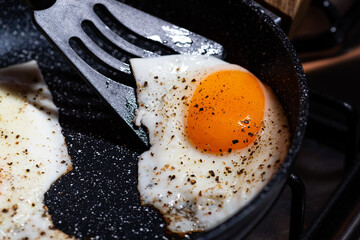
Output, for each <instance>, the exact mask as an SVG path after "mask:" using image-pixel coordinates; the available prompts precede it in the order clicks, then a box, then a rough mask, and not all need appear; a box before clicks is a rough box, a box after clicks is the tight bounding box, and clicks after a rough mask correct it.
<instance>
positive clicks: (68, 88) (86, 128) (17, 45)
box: [0, 0, 308, 239]
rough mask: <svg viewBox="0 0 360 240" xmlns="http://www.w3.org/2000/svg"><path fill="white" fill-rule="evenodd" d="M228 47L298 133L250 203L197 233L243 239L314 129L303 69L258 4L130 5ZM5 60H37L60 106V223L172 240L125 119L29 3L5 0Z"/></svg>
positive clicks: (85, 234) (55, 211) (1, 30)
mask: <svg viewBox="0 0 360 240" xmlns="http://www.w3.org/2000/svg"><path fill="white" fill-rule="evenodd" d="M125 3H128V4H129V5H132V6H134V7H136V8H139V9H142V10H144V11H146V12H148V13H150V14H153V15H155V16H158V17H160V18H163V19H165V20H168V21H170V22H172V23H174V24H177V25H179V26H182V27H185V28H187V29H190V30H191V31H194V32H196V33H199V34H201V35H204V36H206V37H208V38H210V39H212V40H215V41H217V42H219V43H221V44H222V45H223V46H224V47H225V49H226V51H227V58H226V60H227V61H229V62H232V63H237V64H240V65H242V66H244V67H246V68H248V69H249V70H250V71H252V72H254V73H255V74H256V75H257V76H258V77H259V78H260V79H262V80H263V81H265V82H267V83H268V84H269V85H270V86H271V87H272V88H273V89H274V91H275V93H276V94H277V95H278V97H279V98H280V100H281V102H282V103H283V105H284V106H285V109H286V111H287V113H288V116H289V119H290V122H291V125H292V133H293V136H294V139H293V143H292V145H291V149H290V151H289V154H288V157H287V158H286V160H285V163H284V165H283V167H282V168H281V169H280V171H279V173H278V174H277V175H276V177H275V178H274V179H273V181H272V182H270V184H269V185H268V187H267V188H266V189H265V190H264V191H263V192H262V193H261V195H260V196H259V197H258V198H256V199H255V200H254V201H253V202H252V203H251V204H250V205H249V206H248V207H246V208H244V209H243V210H242V211H240V212H239V213H238V214H237V215H235V216H234V217H233V218H232V219H230V220H229V221H227V222H225V223H224V224H222V225H220V226H219V227H218V228H215V229H214V230H212V231H210V232H207V233H202V234H193V235H191V236H190V237H191V238H194V239H196V238H202V237H203V238H205V239H210V238H216V239H220V238H224V239H225V238H228V237H232V236H233V234H236V235H237V236H238V237H241V236H244V234H246V232H247V231H248V230H249V229H250V228H251V227H252V226H253V224H254V223H255V222H256V221H257V219H258V218H259V217H260V216H261V215H262V214H263V213H264V212H265V210H266V209H267V208H268V207H269V203H271V202H272V201H273V200H274V199H275V198H276V196H277V194H278V193H279V191H280V190H281V189H282V188H283V186H284V182H285V179H286V177H287V176H288V175H289V167H290V166H291V165H292V163H293V161H294V159H295V156H296V153H297V151H298V148H299V147H300V143H301V140H302V136H303V133H304V130H305V125H306V116H307V104H308V101H307V92H306V83H305V78H304V75H303V71H302V68H301V66H300V64H299V62H298V59H297V58H296V56H295V54H294V51H293V48H292V47H291V46H290V45H289V43H288V41H287V40H286V39H285V37H284V34H283V33H282V32H281V31H279V30H278V29H277V28H274V26H273V24H272V23H271V22H270V20H269V19H268V18H266V17H265V16H263V14H262V13H261V11H260V10H259V9H257V8H256V7H254V6H252V5H251V4H250V1H231V2H230V1H200V0H197V1H190V0H189V1H184V0H182V1H180V0H179V1H178V0H174V1H165V0H156V1H151V2H150V1H140V0H133V1H125ZM0 6H1V10H0V66H1V67H4V66H7V65H10V64H15V63H19V62H25V61H27V60H30V59H35V60H37V61H38V63H39V65H40V68H41V70H42V72H43V74H44V78H45V80H46V82H47V83H48V85H49V87H50V89H51V91H52V93H53V96H54V102H55V104H56V105H57V106H58V107H59V110H60V123H61V125H62V127H63V133H64V135H65V138H66V141H67V144H68V147H69V153H70V155H71V157H72V161H73V164H74V170H73V171H72V172H70V173H69V174H67V175H66V176H64V177H63V178H61V179H60V180H58V181H57V182H56V183H55V184H54V185H53V187H52V188H51V189H50V190H49V192H48V193H47V194H46V205H47V206H48V207H49V209H50V213H51V214H52V218H53V220H54V223H55V225H56V226H57V227H58V228H60V229H61V230H63V231H64V232H66V233H68V234H71V235H75V236H77V237H79V238H82V239H88V238H89V237H95V236H97V237H98V238H99V239H157V238H160V239H163V238H173V236H171V235H168V234H167V233H166V232H165V231H164V222H163V221H162V219H161V217H160V216H159V215H158V214H157V212H156V211H155V210H153V209H152V208H148V207H143V206H140V201H139V198H138V192H137V157H138V155H139V154H140V153H141V150H140V149H139V148H138V147H137V146H136V145H134V144H132V142H131V141H129V138H128V137H127V132H126V130H125V129H123V128H121V127H120V126H119V125H118V124H117V116H116V115H115V114H113V113H112V112H111V111H110V110H108V109H107V108H106V107H105V104H104V103H103V102H102V101H101V100H100V99H99V98H98V97H97V95H96V94H95V93H94V91H93V90H92V89H91V88H90V87H89V86H87V85H86V84H85V83H84V81H83V80H81V79H80V77H78V76H77V75H76V73H75V72H74V71H73V70H72V69H71V68H70V67H69V65H68V64H67V63H66V62H65V61H64V60H63V58H62V57H61V56H60V54H59V53H57V52H56V50H54V49H53V48H52V46H50V44H49V43H48V42H47V41H46V39H45V38H44V37H42V36H41V35H40V33H39V32H38V31H37V29H36V28H35V27H34V25H33V24H32V23H31V15H30V9H29V8H28V7H27V6H26V5H25V4H24V2H23V1H20V0H16V1H4V0H0Z"/></svg>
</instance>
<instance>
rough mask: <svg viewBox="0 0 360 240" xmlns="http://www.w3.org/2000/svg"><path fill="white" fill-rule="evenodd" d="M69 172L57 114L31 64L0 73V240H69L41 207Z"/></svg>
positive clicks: (6, 69) (69, 168)
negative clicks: (49, 191)
mask: <svg viewBox="0 0 360 240" xmlns="http://www.w3.org/2000/svg"><path fill="white" fill-rule="evenodd" d="M71 168H72V165H71V161H70V157H69V155H68V152H67V147H66V145H65V141H64V137H63V135H62V133H61V127H60V125H59V122H58V111H57V108H56V106H55V105H54V103H53V101H52V96H51V93H50V91H49V89H48V87H47V85H46V84H45V82H44V80H43V78H42V76H41V73H40V70H39V68H38V66H37V63H36V62H35V61H31V62H28V63H24V64H19V65H14V66H11V67H8V68H5V69H2V70H0V239H12V240H14V239H73V238H72V237H71V236H68V235H66V234H65V233H63V232H61V231H60V230H57V229H55V228H54V225H53V224H52V221H51V217H50V215H49V214H48V211H47V208H46V206H45V205H44V194H45V193H46V191H47V190H48V189H49V187H50V186H51V184H52V183H54V181H55V180H57V179H58V178H59V177H60V176H62V175H63V174H65V173H66V172H68V171H70V170H71Z"/></svg>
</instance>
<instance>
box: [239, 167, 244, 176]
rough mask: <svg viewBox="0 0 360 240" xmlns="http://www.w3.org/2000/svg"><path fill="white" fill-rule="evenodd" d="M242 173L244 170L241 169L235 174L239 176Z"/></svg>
mask: <svg viewBox="0 0 360 240" xmlns="http://www.w3.org/2000/svg"><path fill="white" fill-rule="evenodd" d="M244 171H245V169H244V168H243V169H241V170H240V171H237V174H238V175H241V174H243V172H244Z"/></svg>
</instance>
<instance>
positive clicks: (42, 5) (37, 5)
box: [25, 0, 56, 10]
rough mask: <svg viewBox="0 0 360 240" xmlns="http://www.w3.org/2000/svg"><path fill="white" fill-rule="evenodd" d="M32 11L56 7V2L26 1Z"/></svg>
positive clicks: (46, 0) (47, 0)
mask: <svg viewBox="0 0 360 240" xmlns="http://www.w3.org/2000/svg"><path fill="white" fill-rule="evenodd" d="M25 2H26V3H27V4H28V5H29V6H30V7H31V9H32V10H43V9H47V8H49V7H51V6H52V5H54V3H55V2H56V0H25Z"/></svg>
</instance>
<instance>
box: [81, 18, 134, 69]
mask: <svg viewBox="0 0 360 240" xmlns="http://www.w3.org/2000/svg"><path fill="white" fill-rule="evenodd" d="M81 27H82V29H83V30H84V32H85V33H86V34H87V35H88V36H89V37H90V38H91V39H92V40H93V41H94V42H95V43H96V44H97V45H98V46H99V47H101V48H102V49H103V50H104V51H105V52H107V53H108V54H110V55H111V56H113V57H115V58H117V59H118V60H120V61H122V62H125V63H128V62H129V58H131V57H136V56H135V55H133V54H131V53H128V52H126V51H125V50H123V49H121V48H119V47H117V46H116V45H115V44H113V43H112V42H111V41H110V40H109V39H108V38H106V37H105V36H104V35H103V34H102V33H101V32H100V31H99V30H98V29H97V28H96V27H95V25H94V23H93V22H91V21H89V20H85V21H83V22H82V23H81Z"/></svg>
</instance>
